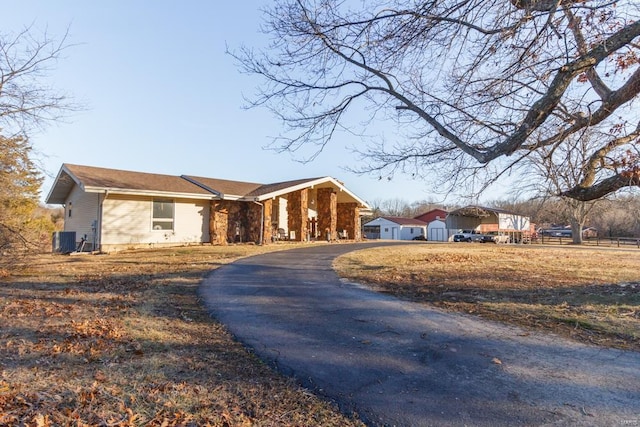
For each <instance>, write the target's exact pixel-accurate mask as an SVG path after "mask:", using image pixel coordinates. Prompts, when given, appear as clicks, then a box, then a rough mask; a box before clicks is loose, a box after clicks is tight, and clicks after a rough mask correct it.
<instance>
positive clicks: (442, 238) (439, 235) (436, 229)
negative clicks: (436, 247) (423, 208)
mask: <svg viewBox="0 0 640 427" xmlns="http://www.w3.org/2000/svg"><path fill="white" fill-rule="evenodd" d="M428 230H429V235H428V237H427V238H428V239H429V240H431V241H432V242H446V241H447V240H448V239H449V233H448V231H447V224H445V222H444V221H440V220H435V221H431V222H430V223H429V227H428Z"/></svg>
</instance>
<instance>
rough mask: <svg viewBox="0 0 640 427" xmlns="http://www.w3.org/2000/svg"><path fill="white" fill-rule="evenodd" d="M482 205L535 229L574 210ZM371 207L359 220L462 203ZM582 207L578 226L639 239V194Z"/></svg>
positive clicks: (544, 203)
mask: <svg viewBox="0 0 640 427" xmlns="http://www.w3.org/2000/svg"><path fill="white" fill-rule="evenodd" d="M582 203H585V202H582ZM483 205H484V206H486V207H491V208H499V209H504V210H507V211H511V212H514V213H517V214H520V215H525V216H528V217H530V218H531V222H533V223H534V224H536V225H537V226H539V227H549V226H552V225H557V226H567V225H570V224H571V223H572V221H574V217H575V210H576V207H575V206H574V205H570V204H568V203H567V201H566V200H564V199H562V198H559V197H547V198H531V199H527V200H519V199H514V200H508V199H503V200H493V201H489V202H487V203H484V204H483ZM371 206H372V214H371V216H370V217H367V218H363V222H366V221H368V220H369V219H373V218H377V217H380V216H398V217H403V218H415V217H416V216H418V215H421V214H423V213H425V212H428V211H430V210H432V209H444V210H446V211H451V210H454V209H457V208H459V207H462V204H451V205H444V204H442V203H438V202H435V201H431V200H421V201H415V202H408V201H406V200H403V199H400V198H395V199H386V200H374V201H373V202H371ZM582 207H583V208H584V209H582V211H584V212H586V213H585V216H584V218H583V221H582V222H583V224H582V225H583V226H588V227H593V228H595V229H596V230H597V231H598V235H599V236H600V237H640V214H639V212H640V194H626V195H621V196H618V197H615V198H608V199H602V200H599V201H597V203H591V204H587V205H583V206H582Z"/></svg>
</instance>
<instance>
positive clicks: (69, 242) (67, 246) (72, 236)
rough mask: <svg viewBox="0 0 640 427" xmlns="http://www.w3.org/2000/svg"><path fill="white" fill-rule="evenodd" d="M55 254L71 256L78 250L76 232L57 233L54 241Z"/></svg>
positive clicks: (54, 234)
mask: <svg viewBox="0 0 640 427" xmlns="http://www.w3.org/2000/svg"><path fill="white" fill-rule="evenodd" d="M52 245H53V252H54V253H59V254H69V253H71V252H75V250H76V232H75V231H55V232H54V233H53V239H52Z"/></svg>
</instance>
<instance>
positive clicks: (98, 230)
mask: <svg viewBox="0 0 640 427" xmlns="http://www.w3.org/2000/svg"><path fill="white" fill-rule="evenodd" d="M107 197H109V190H104V197H103V198H102V199H101V200H100V203H98V218H97V221H96V232H95V234H96V236H95V239H96V240H97V241H96V242H95V243H96V244H95V246H94V248H93V249H94V250H95V249H96V247H98V248H99V249H98V251H99V252H102V214H103V212H104V207H103V204H104V201H105V200H107ZM98 236H99V237H98Z"/></svg>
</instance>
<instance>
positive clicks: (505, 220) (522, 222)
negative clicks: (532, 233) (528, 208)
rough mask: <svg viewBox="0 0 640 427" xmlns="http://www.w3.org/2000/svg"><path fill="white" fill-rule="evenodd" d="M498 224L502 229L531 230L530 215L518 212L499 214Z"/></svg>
mask: <svg viewBox="0 0 640 427" xmlns="http://www.w3.org/2000/svg"><path fill="white" fill-rule="evenodd" d="M498 224H499V227H500V230H518V231H529V228H530V221H529V217H527V216H520V215H516V214H503V213H501V214H499V215H498Z"/></svg>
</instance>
